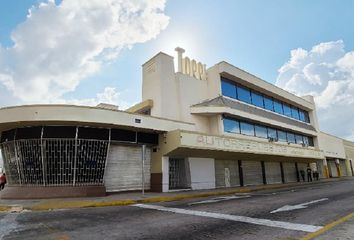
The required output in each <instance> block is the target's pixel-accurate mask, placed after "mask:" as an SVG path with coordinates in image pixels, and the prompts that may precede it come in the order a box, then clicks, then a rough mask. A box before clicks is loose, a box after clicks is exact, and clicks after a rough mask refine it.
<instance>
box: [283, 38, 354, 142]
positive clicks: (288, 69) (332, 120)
mask: <svg viewBox="0 0 354 240" xmlns="http://www.w3.org/2000/svg"><path fill="white" fill-rule="evenodd" d="M278 72H279V75H278V78H277V82H276V85H278V86H279V87H281V88H284V89H285V90H287V91H290V92H293V93H295V94H297V95H308V94H311V95H314V97H315V101H316V104H317V114H318V118H319V123H320V128H321V130H323V131H325V132H329V133H332V134H335V135H337V136H340V137H344V138H348V139H352V140H354V117H353V116H354V51H352V52H345V50H344V42H343V41H342V40H339V41H333V42H326V43H320V44H318V45H316V46H314V47H313V48H312V49H311V50H310V51H307V50H304V49H301V48H299V49H296V50H292V51H291V57H290V59H289V61H288V62H287V63H285V64H284V65H283V66H282V67H281V68H280V69H279V70H278Z"/></svg>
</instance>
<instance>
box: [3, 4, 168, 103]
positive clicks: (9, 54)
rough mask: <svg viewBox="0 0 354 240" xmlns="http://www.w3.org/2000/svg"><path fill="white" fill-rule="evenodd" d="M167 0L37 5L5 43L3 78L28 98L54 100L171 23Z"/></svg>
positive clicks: (16, 94) (17, 93)
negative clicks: (10, 40) (167, 11)
mask: <svg viewBox="0 0 354 240" xmlns="http://www.w3.org/2000/svg"><path fill="white" fill-rule="evenodd" d="M164 7H165V0H130V1H126V0H75V1H72V0H63V1H62V2H61V3H60V4H59V5H56V4H55V2H54V0H49V1H48V2H46V3H41V4H39V5H38V6H36V7H32V8H31V9H30V11H29V14H28V16H27V19H26V20H25V21H24V22H23V23H21V24H19V25H18V26H17V27H16V29H14V31H13V32H12V34H11V39H12V41H13V46H11V47H8V48H3V47H1V46H0V84H3V85H4V86H5V87H6V88H7V89H8V90H9V91H11V93H12V94H13V95H14V97H16V98H18V99H19V100H21V101H22V102H26V103H34V102H36V103H37V102H52V101H53V99H54V100H56V99H61V97H62V96H63V94H65V93H67V92H70V91H73V90H75V88H76V87H77V86H78V85H79V83H80V81H81V80H82V79H84V78H86V77H88V76H90V75H92V74H94V73H96V72H97V71H99V70H100V67H101V65H102V64H103V63H104V62H106V61H111V60H113V59H115V58H117V56H118V54H119V51H120V50H121V49H122V48H126V47H128V48H129V47H131V46H132V45H134V44H136V43H142V42H145V41H148V40H150V39H153V38H155V37H156V36H157V35H158V34H159V33H160V32H161V31H162V30H163V29H165V28H166V27H167V25H168V23H169V18H168V17H167V16H166V15H165V14H164V13H163V11H164Z"/></svg>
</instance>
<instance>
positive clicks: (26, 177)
mask: <svg viewBox="0 0 354 240" xmlns="http://www.w3.org/2000/svg"><path fill="white" fill-rule="evenodd" d="M15 146H16V151H15V153H17V159H18V168H19V174H20V179H21V184H26V185H42V184H43V167H42V158H41V140H18V141H16V142H15Z"/></svg>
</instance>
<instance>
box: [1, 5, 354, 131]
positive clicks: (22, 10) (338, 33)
mask: <svg viewBox="0 0 354 240" xmlns="http://www.w3.org/2000/svg"><path fill="white" fill-rule="evenodd" d="M41 2H42V1H40V0H26V1H23V0H2V1H1V2H0V44H1V46H2V47H3V48H4V49H5V48H11V47H13V42H12V41H11V37H10V35H11V32H13V31H14V30H15V29H16V28H17V26H19V24H21V23H23V22H25V21H26V16H27V14H28V9H29V8H31V6H35V7H38V4H39V3H41ZM45 2H46V1H45ZM56 4H57V5H59V4H61V1H56ZM163 12H164V14H165V15H166V16H168V17H169V21H168V25H167V26H166V27H165V28H163V29H161V31H160V32H159V33H158V34H156V36H153V37H150V38H152V39H150V40H147V41H143V43H139V42H138V43H134V44H131V48H127V46H126V45H124V44H123V45H122V46H123V47H122V50H121V51H120V52H119V54H118V55H117V57H115V58H113V59H111V60H110V61H103V62H101V64H100V68H99V70H98V71H96V72H94V73H92V74H87V76H86V77H84V78H82V79H80V81H79V83H78V84H76V85H75V87H73V88H72V89H70V90H67V89H66V90H65V91H63V92H62V93H60V94H58V96H56V97H60V99H62V100H63V99H64V100H65V99H92V98H96V95H97V93H101V92H103V91H104V89H105V88H106V87H111V88H114V89H115V90H116V91H117V92H118V93H119V99H120V101H123V102H124V103H123V105H124V104H126V105H129V104H133V103H136V102H139V101H140V100H141V65H142V64H143V63H144V62H145V61H146V60H148V59H149V58H150V57H152V56H153V55H155V54H156V53H157V52H159V51H164V52H167V53H169V54H172V55H175V54H174V47H176V46H181V47H183V48H185V49H186V54H187V55H188V56H190V57H193V58H196V59H197V60H199V61H202V62H204V63H206V64H207V66H212V65H214V64H216V63H217V62H219V61H222V60H225V61H227V62H229V63H231V64H233V65H235V66H237V67H240V68H242V69H244V70H246V71H248V72H250V73H252V74H254V75H256V76H258V77H260V78H262V79H264V80H266V81H269V82H271V83H276V79H277V78H278V77H279V73H278V69H280V68H281V67H282V66H284V65H285V64H286V63H287V62H288V61H289V60H290V59H291V57H290V51H291V50H294V49H297V48H302V49H305V50H306V51H311V49H312V48H313V47H314V46H316V45H319V44H320V43H326V42H335V41H338V40H342V45H343V49H344V53H348V52H351V51H353V50H354V30H353V29H354V28H353V27H354V18H353V16H354V1H352V0H341V1H334V0H311V1H308V0H269V1H261V0H248V1H239V0H218V1H217V0H194V1H191V0H170V1H167V2H166V6H165V9H164V11H163ZM53 16H54V15H53ZM37 24H38V23H37ZM34 26H35V25H34ZM32 41H33V40H32ZM36 41H38V42H39V43H40V42H41V41H44V39H41V38H40V37H39V38H38V39H36ZM0 50H1V49H0ZM0 64H1V55H0ZM0 73H1V66H0ZM58 77H60V76H58ZM0 90H1V92H2V93H3V94H2V97H1V96H0V101H2V103H1V104H0V105H12V104H22V103H26V101H24V99H19V98H16V97H13V96H12V95H13V93H12V92H11V90H9V89H8V87H4V85H1V82H0ZM291 90H293V91H294V92H297V89H291ZM319 95H320V93H319ZM118 104H119V103H118ZM329 129H331V128H329ZM353 132H354V130H353ZM353 134H354V133H353ZM353 136H354V135H353Z"/></svg>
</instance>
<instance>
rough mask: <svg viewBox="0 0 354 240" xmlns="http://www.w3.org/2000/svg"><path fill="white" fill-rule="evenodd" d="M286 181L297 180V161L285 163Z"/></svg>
mask: <svg viewBox="0 0 354 240" xmlns="http://www.w3.org/2000/svg"><path fill="white" fill-rule="evenodd" d="M283 169H284V180H285V182H287V183H288V182H297V175H296V167H295V163H289V162H285V163H283Z"/></svg>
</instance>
